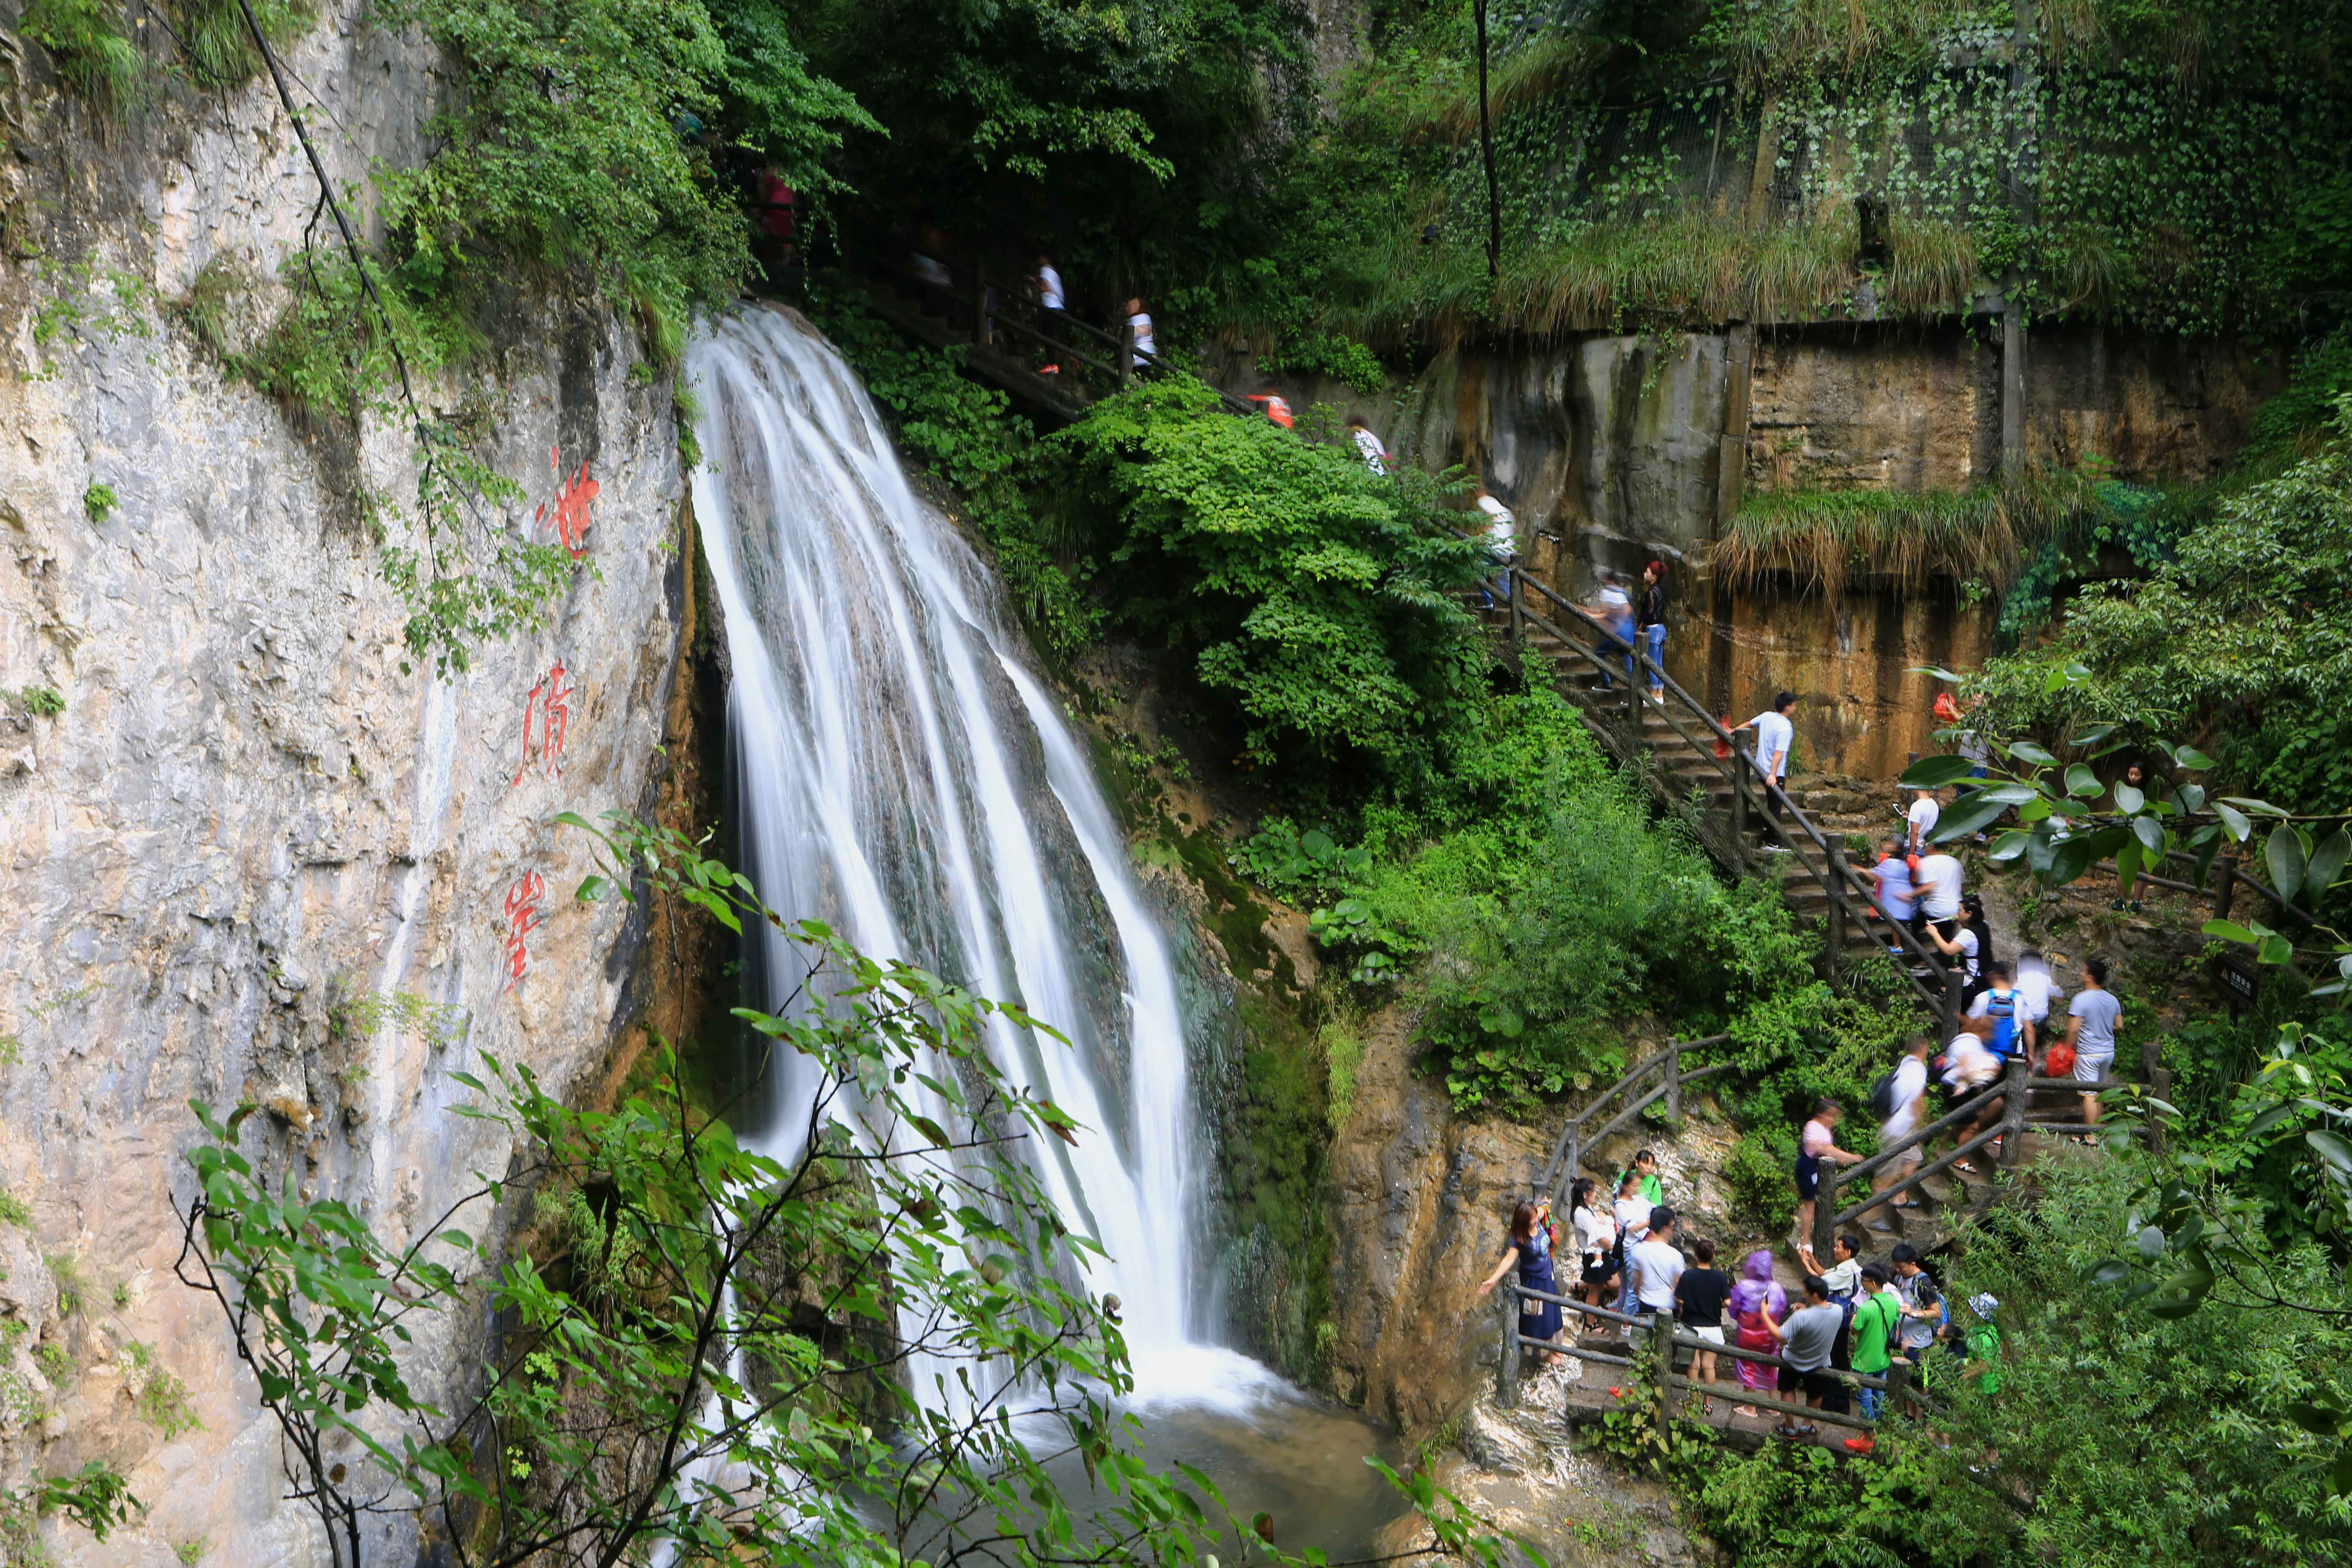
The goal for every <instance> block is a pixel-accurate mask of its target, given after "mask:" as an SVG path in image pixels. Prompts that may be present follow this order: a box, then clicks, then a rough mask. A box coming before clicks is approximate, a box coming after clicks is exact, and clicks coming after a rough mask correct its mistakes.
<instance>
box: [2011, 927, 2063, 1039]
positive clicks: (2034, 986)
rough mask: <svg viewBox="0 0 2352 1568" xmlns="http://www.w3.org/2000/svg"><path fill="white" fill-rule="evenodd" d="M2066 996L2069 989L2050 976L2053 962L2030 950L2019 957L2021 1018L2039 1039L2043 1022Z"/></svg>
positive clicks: (2018, 975)
mask: <svg viewBox="0 0 2352 1568" xmlns="http://www.w3.org/2000/svg"><path fill="white" fill-rule="evenodd" d="M2065 994H2066V989H2065V987H2064V986H2063V985H2060V984H2058V977H2057V976H2056V975H2054V974H2053V973H2050V962H2049V960H2048V959H2046V958H2044V957H2042V954H2041V952H2038V951H2037V950H2035V949H2033V948H2030V947H2029V948H2027V949H2026V950H2025V951H2024V952H2021V953H2019V954H2018V955H2017V1014H2018V1016H2019V1017H2021V1018H2023V1019H2024V1020H2025V1021H2026V1022H2027V1023H2029V1024H2032V1026H2033V1028H2034V1033H2035V1035H2036V1036H2037V1037H2039V1035H2040V1034H2041V1031H2042V1020H2044V1019H2046V1018H2048V1017H2049V1016H2050V1008H2051V1005H2052V1004H2053V1003H2055V1002H2057V1001H2059V1000H2061V999H2062V998H2063V997H2064V996H2065Z"/></svg>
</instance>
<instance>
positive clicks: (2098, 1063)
mask: <svg viewBox="0 0 2352 1568" xmlns="http://www.w3.org/2000/svg"><path fill="white" fill-rule="evenodd" d="M2115 1065H2116V1058H2115V1056H2114V1054H2113V1053H2112V1052H2111V1053H2109V1054H2108V1055H2106V1056H2104V1057H2086V1056H2080V1055H2078V1056H2076V1057H2075V1058H2074V1081H2075V1082H2076V1083H2096V1082H2098V1081H2099V1080H2100V1079H2103V1078H2105V1077H2106V1076H2107V1070H2108V1069H2109V1068H2113V1067H2114V1066H2115Z"/></svg>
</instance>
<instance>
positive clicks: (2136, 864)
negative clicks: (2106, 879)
mask: <svg viewBox="0 0 2352 1568" xmlns="http://www.w3.org/2000/svg"><path fill="white" fill-rule="evenodd" d="M2141 853H2142V851H2141V848H2140V842H2139V840H2138V839H2137V838H2135V839H2133V840H2131V842H2129V843H2128V844H2126V845H2125V846H2124V847H2122V848H2120V849H2118V850H2116V889H2117V890H2118V891H2120V892H2121V893H2122V894H2123V896H2124V897H2125V898H2126V899H2128V898H2130V897H2131V890H2132V884H2133V883H2134V882H2136V881H2137V880H2139V870H2140V855H2141Z"/></svg>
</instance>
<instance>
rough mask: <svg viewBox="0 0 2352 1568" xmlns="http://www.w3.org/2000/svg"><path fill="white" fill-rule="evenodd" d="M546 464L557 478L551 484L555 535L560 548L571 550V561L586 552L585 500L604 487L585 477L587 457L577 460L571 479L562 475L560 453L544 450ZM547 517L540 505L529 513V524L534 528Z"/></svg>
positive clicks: (588, 520)
mask: <svg viewBox="0 0 2352 1568" xmlns="http://www.w3.org/2000/svg"><path fill="white" fill-rule="evenodd" d="M547 461H548V466H549V467H550V468H553V469H554V470H555V475H556V479H557V480H558V481H559V482H558V483H557V485H556V487H555V536H556V538H558V539H560V540H562V542H563V548H564V549H566V550H568V551H570V552H572V559H573V560H574V561H577V560H579V559H580V558H581V557H582V556H583V555H585V554H587V553H588V524H589V522H590V521H591V520H590V518H589V516H588V503H589V502H591V501H593V500H595V499H596V496H597V492H598V491H599V490H601V489H603V488H604V487H603V486H601V485H599V484H598V483H597V482H596V481H595V480H593V479H590V478H589V477H588V459H587V458H581V459H580V468H579V471H578V472H576V473H574V474H573V475H572V478H571V479H564V478H563V456H562V453H560V452H558V451H557V450H556V449H555V448H554V447H549V448H548V449H547ZM546 519H547V509H546V508H545V507H543V506H542V507H541V508H540V509H539V510H538V511H536V512H534V513H532V514H531V520H530V521H531V526H532V527H533V528H534V529H536V528H537V527H538V526H539V525H540V524H541V522H543V521H546Z"/></svg>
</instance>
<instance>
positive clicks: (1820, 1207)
mask: <svg viewBox="0 0 2352 1568" xmlns="http://www.w3.org/2000/svg"><path fill="white" fill-rule="evenodd" d="M1844 1180H1845V1172H1844V1171H1843V1169H1842V1168H1841V1167H1839V1166H1838V1165H1836V1164H1834V1163H1831V1162H1828V1161H1823V1162H1822V1167H1821V1178H1820V1180H1819V1181H1818V1182H1817V1183H1816V1184H1815V1185H1814V1187H1813V1234H1812V1236H1811V1237H1810V1238H1809V1239H1811V1242H1812V1244H1813V1256H1814V1257H1815V1258H1835V1257H1836V1256H1837V1249H1836V1247H1834V1246H1833V1245H1832V1243H1833V1242H1834V1241H1835V1240H1836V1233H1837V1226H1836V1224H1835V1221H1836V1219H1837V1211H1838V1187H1839V1185H1840V1184H1842V1183H1843V1181H1844ZM1823 1267H1827V1266H1826V1265H1824V1266H1823Z"/></svg>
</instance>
